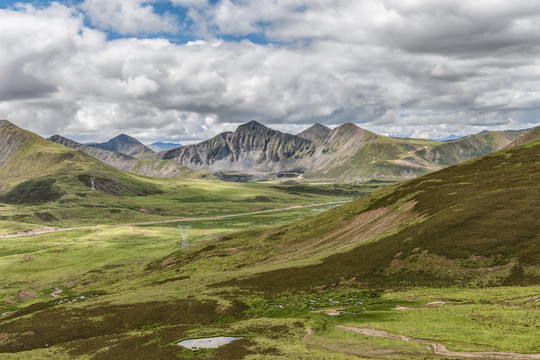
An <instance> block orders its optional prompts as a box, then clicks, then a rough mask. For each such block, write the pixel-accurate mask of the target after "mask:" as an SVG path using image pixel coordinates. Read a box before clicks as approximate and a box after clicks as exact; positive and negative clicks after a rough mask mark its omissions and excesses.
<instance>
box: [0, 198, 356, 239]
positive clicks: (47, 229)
mask: <svg viewBox="0 0 540 360" xmlns="http://www.w3.org/2000/svg"><path fill="white" fill-rule="evenodd" d="M348 202H349V200H345V201H332V202H327V203H322V204H309V205H294V206H289V207H286V208H279V209H270V210H259V211H251V212H247V213H239V214H229V215H218V216H209V217H183V218H176V219H169V220H161V221H148V222H140V223H129V224H115V225H109V226H111V227H121V226H140V225H159V224H170V223H176V222H183V221H209V220H220V219H228V218H234V217H241V216H246V215H258V214H267V213H273V212H280V211H287V210H295V209H302V208H309V207H319V206H326V205H340V204H345V203H348ZM98 226H101V225H90V226H79V227H71V228H57V227H42V228H39V229H34V230H27V231H23V232H19V233H16V234H0V239H4V238H16V237H22V236H33V235H41V234H47V233H52V232H59V231H73V230H83V229H94V228H97V227H98Z"/></svg>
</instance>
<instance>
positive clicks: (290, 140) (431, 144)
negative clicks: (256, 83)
mask: <svg viewBox="0 0 540 360" xmlns="http://www.w3.org/2000/svg"><path fill="white" fill-rule="evenodd" d="M3 124H10V123H9V122H7V121H4V122H3ZM13 126H14V125H12V124H11V126H4V131H6V130H5V129H7V128H12V127H13ZM20 131H23V130H21V129H20ZM26 133H28V132H26ZM526 133H527V131H492V132H482V133H479V134H475V135H471V136H466V137H463V138H460V139H457V140H452V141H444V142H439V141H433V140H425V139H411V138H393V137H387V136H382V135H377V134H375V133H372V132H370V131H367V130H364V129H362V128H360V127H358V126H356V125H353V124H350V123H348V124H343V125H341V126H338V127H336V128H335V129H330V128H328V127H326V126H324V125H321V124H315V125H313V126H311V127H310V128H308V129H306V130H304V131H302V132H301V133H299V134H297V135H292V134H287V133H282V132H280V131H276V130H273V129H270V128H268V127H266V126H264V125H262V124H260V123H258V122H256V121H251V122H248V123H246V124H243V125H240V126H239V127H238V128H237V129H236V131H234V132H224V133H221V134H219V135H217V136H215V137H213V138H211V139H209V140H206V141H203V142H201V143H198V144H193V145H187V146H181V147H174V148H172V149H168V150H163V151H161V152H157V153H155V152H154V151H153V150H152V149H151V148H149V147H147V146H145V145H144V144H142V143H141V142H139V141H138V140H137V139H135V138H133V137H131V136H129V135H126V134H121V135H119V136H116V137H115V138H113V139H111V140H109V141H107V142H105V143H94V144H90V145H88V144H86V145H85V144H80V143H77V142H75V141H72V140H69V139H66V138H64V137H62V136H60V135H55V136H53V137H51V138H50V140H51V141H53V142H56V143H58V144H62V145H64V146H67V147H69V148H72V149H75V150H78V151H80V152H82V153H84V154H87V155H89V156H91V157H93V158H96V159H97V160H99V161H101V162H103V163H105V164H108V165H110V166H113V167H115V168H116V169H119V170H122V171H128V172H132V173H136V174H140V175H147V176H158V177H198V176H209V175H208V174H209V173H210V172H212V173H214V174H216V176H217V177H218V178H222V179H227V178H231V179H233V180H236V181H245V180H249V179H251V178H269V177H275V176H278V177H281V176H283V177H298V178H304V179H311V180H331V181H344V182H362V181H369V180H403V179H408V178H414V177H417V176H420V175H424V174H427V173H430V172H433V171H435V170H438V169H441V168H444V167H447V166H451V165H455V164H458V163H462V162H464V161H467V160H470V159H473V158H476V157H480V156H482V155H485V154H490V153H492V152H495V151H497V150H500V149H502V148H504V147H505V146H509V145H510V144H511V143H513V142H514V141H516V140H518V139H519V138H520V137H521V136H522V135H524V134H526ZM4 135H5V134H4ZM32 136H33V137H38V138H40V139H42V138H41V137H39V136H37V135H35V134H33V135H32ZM9 144H10V143H9V142H4V143H2V145H1V146H2V149H0V150H4V151H2V152H0V164H1V161H2V158H3V157H5V156H7V155H6V154H7V153H9V151H7V152H6V151H5V149H4V148H6V147H7V148H8V150H9ZM159 145H160V146H173V145H179V144H171V143H169V144H164V143H161V144H159ZM156 146H157V145H156ZM201 171H202V173H201ZM229 173H230V176H229V177H228V175H227V174H229Z"/></svg>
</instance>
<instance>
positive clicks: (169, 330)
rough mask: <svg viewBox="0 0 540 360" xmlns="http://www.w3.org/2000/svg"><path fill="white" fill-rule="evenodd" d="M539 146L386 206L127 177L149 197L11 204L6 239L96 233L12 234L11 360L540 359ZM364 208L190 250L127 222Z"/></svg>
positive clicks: (199, 235) (198, 234) (370, 200)
mask: <svg viewBox="0 0 540 360" xmlns="http://www.w3.org/2000/svg"><path fill="white" fill-rule="evenodd" d="M539 149H540V143H538V142H537V143H533V144H530V145H528V146H524V147H519V148H515V149H511V150H507V151H504V152H499V153H496V154H494V155H492V156H488V157H485V158H483V159H480V160H477V161H473V162H469V163H466V164H463V165H461V166H456V167H451V168H448V169H446V170H443V171H441V172H437V173H434V174H431V175H428V176H425V177H422V178H418V179H414V180H411V181H409V182H406V183H402V184H395V185H392V186H390V187H386V188H385V189H383V190H380V191H376V192H373V193H372V194H370V195H366V193H368V192H371V191H374V190H376V189H375V188H374V184H365V185H363V186H358V187H356V186H350V187H347V186H336V185H332V184H312V185H304V184H302V185H300V184H289V185H286V184H266V183H257V184H233V183H222V182H217V181H210V180H208V181H201V180H197V181H196V180H178V179H174V180H161V179H160V180H158V179H151V178H142V177H137V176H133V177H130V178H129V179H128V178H127V177H123V176H128V175H118V178H117V179H121V180H122V181H121V183H122V184H125V185H126V184H127V186H128V187H129V188H130V189H137V186H138V185H137V184H139V182H140V183H141V184H144V186H143V188H140V189H139V190H138V191H139V193H138V194H137V193H133V192H129V191H128V192H127V193H123V194H122V193H120V194H118V193H111V192H110V191H105V190H107V189H109V190H110V189H111V186H108V187H104V188H98V190H96V191H90V190H89V184H88V183H87V182H86V178H84V177H83V178H82V180H81V179H80V178H79V177H62V176H63V175H48V176H49V177H50V176H54V177H55V182H54V185H56V186H58V187H59V188H60V189H61V191H62V192H63V194H62V196H61V197H60V198H58V199H54V200H50V201H43V202H35V203H26V204H17V203H9V204H6V203H4V204H2V207H0V215H1V216H3V217H4V218H3V221H2V222H1V230H2V232H4V233H13V232H18V231H21V230H23V229H25V228H27V227H28V228H35V227H39V226H44V225H49V226H50V224H51V223H53V224H57V225H58V226H60V227H69V226H76V225H88V226H90V227H89V228H86V229H78V230H72V231H65V232H54V233H48V234H39V235H35V236H28V237H17V238H7V239H1V238H0V279H2V280H1V290H0V298H1V300H0V301H1V302H0V314H1V315H2V316H0V354H1V355H0V356H1V357H2V358H3V359H4V358H5V359H46V358H54V359H60V360H62V359H178V358H183V359H193V358H196V359H244V358H246V359H358V358H380V359H386V358H397V359H418V360H419V359H431V358H433V359H436V358H441V356H440V355H437V354H435V353H434V352H433V350H432V349H431V348H430V347H429V346H427V345H425V344H421V343H417V342H407V341H404V340H401V339H398V338H381V337H375V336H368V335H362V334H360V333H355V332H352V331H346V330H344V328H342V327H337V326H338V325H340V326H348V327H354V328H359V329H360V328H368V329H372V330H384V331H387V332H388V333H391V334H398V335H405V336H408V337H411V338H415V339H426V340H429V341H432V342H437V343H440V344H443V345H445V346H446V347H447V348H448V349H449V350H451V351H454V352H471V353H473V356H474V353H475V352H484V351H492V352H493V351H495V352H506V353H519V354H526V353H531V354H537V353H540V347H539V343H538V338H539V337H540V325H539V324H540V311H539V310H540V309H539V307H540V281H539V278H540V270H539V269H540V259H539V255H538V254H539V252H538V247H539V246H540V243H539V242H538V241H539V238H538V234H539V233H540V228H539V226H540V221H539V220H540V219H539V218H538V214H539V212H538V204H539V203H540V202H539V198H538V194H540V191H539V190H540V189H538V187H539V186H540V185H539V183H538V178H539V166H538V164H539V161H540V158H539V157H538V154H539ZM87 173H88V172H87V171H86V170H85V171H83V172H82V174H87ZM98 177H99V176H96V178H98ZM25 181H26V180H25ZM14 189H16V187H12V188H11V190H9V191H13V190H14ZM116 189H117V190H118V188H116ZM122 189H124V190H125V188H120V190H122ZM79 193H80V194H85V195H79ZM363 195H365V196H363ZM354 197H361V198H360V199H358V200H356V201H353V202H351V203H348V204H346V205H344V206H340V207H336V208H333V206H321V207H316V208H298V209H294V210H288V211H283V212H274V213H262V214H258V215H245V216H238V217H231V218H213V219H197V220H195V219H192V220H190V221H189V224H190V225H191V227H192V230H191V233H190V245H189V246H188V247H187V248H182V247H181V245H180V236H179V233H178V230H177V229H176V225H177V224H176V223H170V224H153V225H138V226H115V224H123V223H128V222H130V223H135V222H143V221H156V220H158V221H159V220H168V219H173V218H179V217H211V216H215V215H221V214H223V215H226V214H233V213H245V212H248V211H256V210H265V209H278V208H283V207H287V206H291V205H300V204H308V203H323V202H327V201H333V200H340V199H351V198H354ZM43 214H49V215H43ZM54 219H56V220H54ZM179 223H180V222H179ZM182 224H188V223H187V222H182ZM55 226H56V225H55ZM56 289H59V290H62V292H61V293H58V292H55V291H56ZM52 293H54V294H55V295H59V297H57V298H56V297H53V296H52V295H51V294H52ZM220 335H227V336H239V337H243V339H242V340H238V341H234V342H232V343H230V344H228V345H226V346H223V347H221V348H219V349H209V350H204V349H201V350H198V351H192V350H187V349H182V348H180V347H179V346H178V345H176V342H178V341H181V340H183V339H189V338H197V337H208V336H220ZM479 356H480V355H479ZM452 358H459V356H453V357H452ZM484 358H485V357H484ZM492 358H494V359H499V358H508V357H500V356H497V355H493V357H492ZM515 358H519V355H517V354H516V355H515Z"/></svg>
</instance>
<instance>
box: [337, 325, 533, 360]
mask: <svg viewBox="0 0 540 360" xmlns="http://www.w3.org/2000/svg"><path fill="white" fill-rule="evenodd" d="M336 327H337V328H338V329H342V330H345V331H352V332H355V333H359V334H362V335H366V336H374V337H382V338H387V339H398V340H403V341H409V342H415V343H419V344H425V345H429V346H430V347H431V349H432V350H433V352H434V353H435V354H437V355H442V356H451V357H461V358H469V359H497V360H506V359H508V360H521V359H523V360H526V359H540V354H518V353H506V352H498V351H481V352H458V351H450V350H448V349H447V348H446V346H444V345H443V344H439V343H436V342H433V341H429V340H422V339H415V338H411V337H408V336H404V335H396V334H390V333H388V332H386V331H384V330H375V329H368V328H357V327H353V326H343V325H336Z"/></svg>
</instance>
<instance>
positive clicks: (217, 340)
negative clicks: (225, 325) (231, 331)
mask: <svg viewBox="0 0 540 360" xmlns="http://www.w3.org/2000/svg"><path fill="white" fill-rule="evenodd" d="M239 339H242V338H241V337H231V336H218V337H211V338H202V339H190V340H184V341H181V342H179V343H176V345H180V346H183V347H185V348H186V349H190V350H198V349H216V348H218V347H220V346H223V345H226V344H228V343H230V342H232V341H234V340H239Z"/></svg>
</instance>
